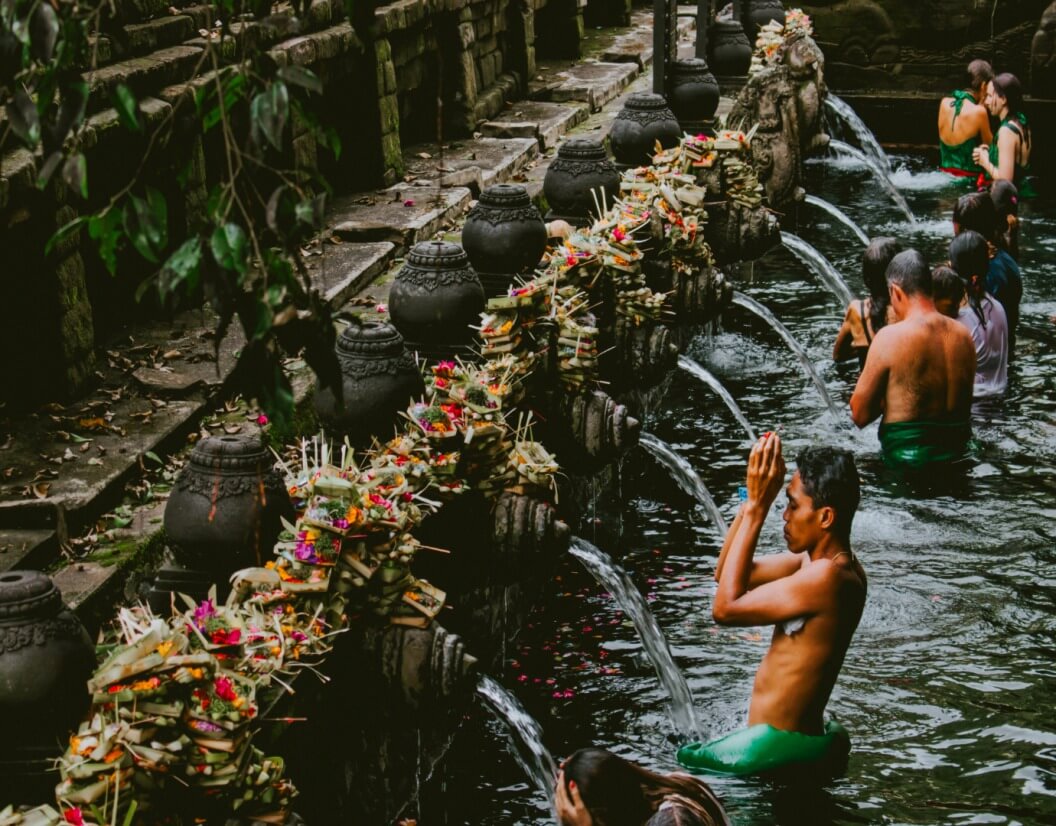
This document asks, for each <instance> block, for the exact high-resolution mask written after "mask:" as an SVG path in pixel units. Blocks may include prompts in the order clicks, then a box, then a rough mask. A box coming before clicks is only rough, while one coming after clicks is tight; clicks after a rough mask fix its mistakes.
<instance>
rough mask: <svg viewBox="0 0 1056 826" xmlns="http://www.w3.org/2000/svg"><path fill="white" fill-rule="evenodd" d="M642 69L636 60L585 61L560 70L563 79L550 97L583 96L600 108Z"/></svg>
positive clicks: (617, 95)
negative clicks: (634, 61)
mask: <svg viewBox="0 0 1056 826" xmlns="http://www.w3.org/2000/svg"><path fill="white" fill-rule="evenodd" d="M640 71H641V70H640V69H639V68H638V66H637V64H635V63H600V62H599V63H581V64H579V65H576V66H572V67H571V68H568V69H565V70H564V71H561V72H558V73H557V75H558V77H559V78H561V81H560V82H559V83H558V84H557V86H555V87H554V88H553V89H552V90H551V91H550V100H552V101H554V102H555V103H561V102H562V101H567V100H581V101H584V102H585V103H588V104H589V105H590V109H591V111H592V112H597V111H599V110H600V109H601V108H602V107H603V106H604V105H605V104H606V103H609V102H610V101H613V100H615V99H616V98H617V97H619V94H620V92H622V91H623V90H624V89H626V88H627V87H628V86H629V85H630V84H631V81H633V80H634V79H635V78H636V77H637V76H638V74H639V72H640Z"/></svg>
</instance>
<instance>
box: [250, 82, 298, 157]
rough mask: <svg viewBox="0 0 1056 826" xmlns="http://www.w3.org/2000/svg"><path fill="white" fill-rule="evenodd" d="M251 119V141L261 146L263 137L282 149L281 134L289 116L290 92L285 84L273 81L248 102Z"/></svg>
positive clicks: (276, 147)
mask: <svg viewBox="0 0 1056 826" xmlns="http://www.w3.org/2000/svg"><path fill="white" fill-rule="evenodd" d="M249 108H250V116H251V117H252V120H253V128H252V134H253V141H254V143H256V144H257V146H261V147H263V145H264V141H263V140H262V136H263V138H264V139H267V142H268V143H270V144H271V145H272V146H273V147H275V149H278V150H280V151H281V150H282V134H283V131H284V130H285V129H286V121H287V119H288V118H289V116H290V94H289V91H288V90H287V89H286V84H285V83H282V82H281V81H278V80H276V81H273V82H272V83H271V85H270V86H268V88H267V89H265V90H264V91H263V92H261V93H260V94H259V95H257V96H256V97H255V98H253V102H252V103H251V104H250V107H249Z"/></svg>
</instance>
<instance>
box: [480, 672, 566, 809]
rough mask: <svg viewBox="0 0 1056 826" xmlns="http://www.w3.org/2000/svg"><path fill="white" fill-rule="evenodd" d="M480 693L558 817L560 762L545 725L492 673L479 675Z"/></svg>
mask: <svg viewBox="0 0 1056 826" xmlns="http://www.w3.org/2000/svg"><path fill="white" fill-rule="evenodd" d="M477 694H478V695H479V696H480V697H481V698H483V700H484V702H486V703H487V704H488V706H489V707H490V708H491V710H492V711H493V712H495V716H496V717H497V718H498V719H499V721H500V722H501V723H502V724H503V725H504V726H505V727H506V729H507V730H508V731H509V735H510V737H509V744H510V752H511V754H513V757H514V759H515V760H516V761H517V765H519V766H520V767H521V768H522V769H524V773H525V774H527V775H528V778H529V779H530V780H531V781H532V783H534V784H535V787H536V788H537V789H539V791H541V792H542V793H543V794H544V795H546V798H547V800H549V801H550V808H551V809H553V810H554V813H555V819H556V801H555V799H554V783H555V782H556V781H557V763H555V762H554V758H553V755H551V754H550V752H549V750H547V748H546V746H544V745H543V729H542V726H540V725H539V723H538V722H537V721H536V719H535V718H534V717H532V715H531V714H529V713H528V712H527V711H525V710H524V706H522V705H521V703H520V701H519V700H518V699H517V698H516V697H514V696H513V695H512V694H511V693H510V692H509V691H507V690H506V689H505V688H503V687H502V686H501V685H500V684H499V683H497V682H495V680H493V679H492V678H491V677H488V676H483V677H481V678H480V682H479V683H478V684H477Z"/></svg>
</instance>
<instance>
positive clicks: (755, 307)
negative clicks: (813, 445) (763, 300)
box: [733, 291, 841, 419]
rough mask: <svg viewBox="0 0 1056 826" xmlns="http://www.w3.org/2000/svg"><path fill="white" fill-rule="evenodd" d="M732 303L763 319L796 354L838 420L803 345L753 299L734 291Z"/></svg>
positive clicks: (830, 400)
mask: <svg viewBox="0 0 1056 826" xmlns="http://www.w3.org/2000/svg"><path fill="white" fill-rule="evenodd" d="M733 303H734V304H736V305H737V306H738V307H744V308H745V309H746V310H749V311H750V312H753V313H755V314H756V315H757V316H759V318H761V319H763V320H764V321H765V322H766V323H767V324H769V325H770V326H771V327H773V328H774V332H776V333H777V334H778V335H779V336H781V340H782V341H784V342H785V344H787V345H788V349H789V350H791V351H792V352H793V353H795V354H796V358H797V359H799V363H800V364H801V365H802V367H803V372H804V373H806V374H807V377H808V378H809V379H810V380H811V381H812V382H813V383H814V387H815V388H816V389H817V391H818V395H819V396H821V400H822V401H823V402H825V406H826V407H827V408H829V412H830V413H831V414H832V415H833V416H835V417H836V418H837V419H840V418H841V416H840V411H839V410H837V409H836V405H834V404H833V403H832V397H831V396H830V395H829V389H828V388H827V387H826V386H825V382H823V381H822V380H821V376H819V375H818V371H817V370H815V369H814V365H813V364H812V363H811V361H810V356H808V355H807V351H806V350H804V349H803V345H801V344H800V343H799V342H798V341H796V339H795V336H793V335H792V333H790V332H789V330H788V328H787V327H786V326H785V325H784V324H782V323H781V322H780V321H778V320H777V316H775V315H774V314H773V313H772V312H770V310H768V309H767V308H766V307H764V306H763V305H762V304H760V303H759V302H758V301H756V300H755V299H754V298H749V297H748V296H746V295H745V294H744V293H742V292H737V291H734V293H733Z"/></svg>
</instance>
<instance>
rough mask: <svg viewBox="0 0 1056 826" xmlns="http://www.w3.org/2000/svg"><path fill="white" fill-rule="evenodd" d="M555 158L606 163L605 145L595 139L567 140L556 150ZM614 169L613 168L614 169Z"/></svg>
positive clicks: (607, 157)
mask: <svg viewBox="0 0 1056 826" xmlns="http://www.w3.org/2000/svg"><path fill="white" fill-rule="evenodd" d="M557 157H558V158H561V159H565V160H570V161H608V159H609V156H608V153H606V151H605V145H604V144H603V143H602V142H601V141H600V140H598V139H597V138H587V137H582V138H569V139H568V140H567V141H565V142H564V143H563V144H561V146H559V147H558V148H557ZM614 168H615V167H614Z"/></svg>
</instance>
